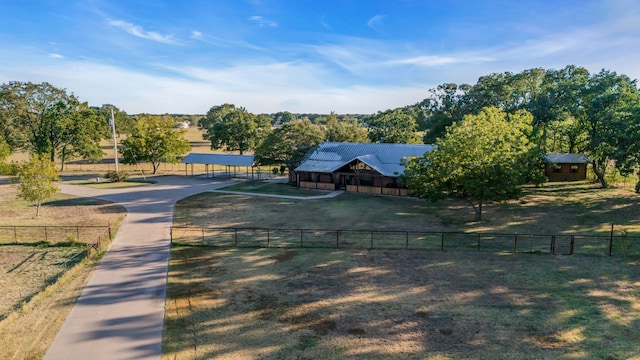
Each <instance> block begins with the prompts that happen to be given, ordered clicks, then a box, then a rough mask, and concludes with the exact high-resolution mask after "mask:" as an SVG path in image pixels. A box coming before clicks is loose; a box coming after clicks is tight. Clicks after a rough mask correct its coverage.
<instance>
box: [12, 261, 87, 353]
mask: <svg viewBox="0 0 640 360" xmlns="http://www.w3.org/2000/svg"><path fill="white" fill-rule="evenodd" d="M94 265H95V264H93V263H82V264H81V265H78V266H75V267H73V268H71V269H70V270H68V271H66V272H65V273H64V274H62V275H61V277H60V278H58V280H57V281H56V282H55V283H54V284H53V285H51V286H49V287H47V288H46V289H45V290H44V291H42V292H39V293H38V294H36V295H35V296H34V297H33V298H32V299H31V300H30V301H29V302H28V303H25V304H23V305H22V306H21V307H20V308H19V310H17V311H14V312H12V313H10V314H9V316H8V317H7V318H6V319H4V320H2V321H0V359H7V360H8V359H15V360H22V359H34V360H35V359H42V358H43V357H44V354H45V352H46V351H47V349H48V348H49V345H51V343H52V342H53V339H54V338H55V336H56V334H57V333H58V330H60V327H61V326H62V323H63V322H64V320H65V319H66V317H67V315H68V314H69V312H70V311H71V309H72V308H73V305H74V304H75V302H76V299H77V298H78V296H80V293H81V292H82V289H83V288H84V286H85V284H86V283H87V281H88V279H89V276H90V275H91V272H92V271H93V267H94Z"/></svg>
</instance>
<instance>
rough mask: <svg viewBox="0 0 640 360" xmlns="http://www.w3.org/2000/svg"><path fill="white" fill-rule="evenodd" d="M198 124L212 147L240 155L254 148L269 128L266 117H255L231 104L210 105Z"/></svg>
mask: <svg viewBox="0 0 640 360" xmlns="http://www.w3.org/2000/svg"><path fill="white" fill-rule="evenodd" d="M198 126H199V127H200V128H201V129H202V130H204V134H203V137H204V138H205V139H207V140H209V141H211V148H212V149H224V150H227V151H239V152H240V154H241V155H242V154H243V153H244V152H246V151H250V150H253V149H255V147H256V146H257V145H258V144H259V143H260V142H261V141H262V139H264V138H265V137H266V135H267V134H268V133H269V131H270V129H271V124H270V122H269V120H268V118H267V117H264V116H260V117H256V116H255V115H254V114H251V113H250V112H248V111H247V110H246V109H244V108H236V107H235V105H232V104H223V105H220V106H214V107H212V108H211V109H210V110H209V112H208V113H207V115H206V116H205V117H204V118H202V119H201V120H200V121H199V122H198Z"/></svg>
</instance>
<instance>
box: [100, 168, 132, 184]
mask: <svg viewBox="0 0 640 360" xmlns="http://www.w3.org/2000/svg"><path fill="white" fill-rule="evenodd" d="M104 177H105V178H107V179H109V180H111V181H112V182H123V181H127V179H128V178H129V174H127V173H126V172H125V171H115V170H110V171H108V172H107V174H106V175H105V176H104Z"/></svg>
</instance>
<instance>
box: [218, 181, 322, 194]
mask: <svg viewBox="0 0 640 360" xmlns="http://www.w3.org/2000/svg"><path fill="white" fill-rule="evenodd" d="M221 190H227V191H238V192H248V193H258V194H275V195H286V196H318V195H326V194H328V193H329V192H328V191H321V190H313V189H302V188H297V187H295V186H291V185H289V184H284V183H270V182H264V181H243V182H240V183H237V184H234V185H230V186H227V187H224V188H222V189H221Z"/></svg>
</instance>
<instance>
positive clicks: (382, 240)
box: [171, 226, 640, 256]
mask: <svg viewBox="0 0 640 360" xmlns="http://www.w3.org/2000/svg"><path fill="white" fill-rule="evenodd" d="M171 242H172V243H174V244H180V245H192V246H219V247H276V248H293V247H297V248H349V249H410V250H432V251H486V252H512V253H546V254H553V255H572V254H583V255H610V256H611V255H616V256H636V255H640V237H633V236H623V235H618V236H616V235H614V234H613V232H612V233H611V234H609V235H579V234H561V235H558V234H555V235H550V234H504V233H502V234H501V233H480V232H478V233H465V232H424V231H379V230H374V231H369V230H319V229H273V228H238V227H227V228H215V227H193V226H173V227H171Z"/></svg>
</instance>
